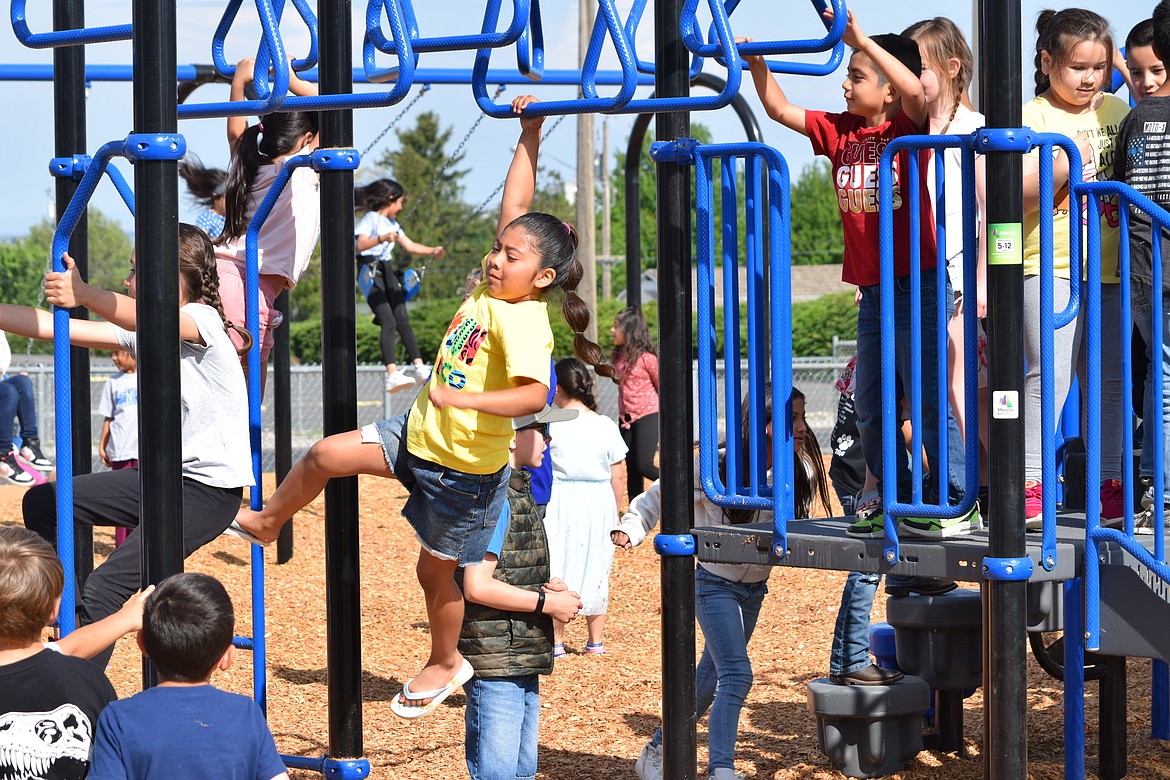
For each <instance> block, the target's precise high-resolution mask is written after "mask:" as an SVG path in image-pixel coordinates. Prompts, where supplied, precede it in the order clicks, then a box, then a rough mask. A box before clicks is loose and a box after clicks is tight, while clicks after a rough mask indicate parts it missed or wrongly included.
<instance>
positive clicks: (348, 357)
mask: <svg viewBox="0 0 1170 780" xmlns="http://www.w3.org/2000/svg"><path fill="white" fill-rule="evenodd" d="M351 10H352V9H351V6H350V3H349V0H333V2H329V3H321V4H320V12H321V13H320V17H321V24H320V41H321V65H320V85H321V94H323V95H339V94H349V93H351V92H353V72H352V70H351V69H350V59H351V45H352V44H351V41H350V16H351ZM321 146H323V147H338V146H340V147H350V146H353V112H352V111H327V112H323V113H322V114H321ZM321 278H322V280H323V283H322V285H321V314H322V323H323V331H324V334H323V338H324V341H323V350H322V360H321V362H322V369H323V373H324V386H323V388H322V389H323V394H324V400H325V408H324V428H325V435H326V436H329V435H331V434H334V433H341V432H343V431H352V430H354V429H355V428H357V349H356V346H355V343H356V338H357V335H356V334H357V330H356V327H357V326H356V323H355V321H354V307H353V290H354V264H353V171H333V172H329V173H325V174H323V175H322V176H321ZM358 563H359V560H358V482H357V478H356V477H350V478H348V479H334V480H330V482H329V484H328V485H326V486H325V598H326V614H327V616H328V622H329V626H328V634H327V649H328V658H329V753H330V755H332V756H335V757H340V758H357V757H360V756H361V755H362V678H361V669H362V658H361V587H360V585H361V583H360V581H359V577H358V572H359V567H358Z"/></svg>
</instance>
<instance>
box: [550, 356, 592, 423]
mask: <svg viewBox="0 0 1170 780" xmlns="http://www.w3.org/2000/svg"><path fill="white" fill-rule="evenodd" d="M557 387H558V388H560V390H561V392H563V393H564V394H565V395H567V396H569V397H570V398H572V399H573V400H575V401H580V402H581V403H583V404H585V405H586V406H587V407H589V408H590V409H592V410H593V411H595V412H596V411H597V399H596V398H594V397H593V374H591V373H589V367H588V366H587V365H585V364H584V363H583V362H582V361H580V360H578V359H577V358H562V359H560V360H558V361H557Z"/></svg>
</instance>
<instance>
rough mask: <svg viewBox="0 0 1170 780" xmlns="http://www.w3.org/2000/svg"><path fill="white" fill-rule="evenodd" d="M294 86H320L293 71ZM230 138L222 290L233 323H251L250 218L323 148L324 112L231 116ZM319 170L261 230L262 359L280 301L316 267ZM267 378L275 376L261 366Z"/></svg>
mask: <svg viewBox="0 0 1170 780" xmlns="http://www.w3.org/2000/svg"><path fill="white" fill-rule="evenodd" d="M255 66H256V63H255V61H254V60H250V59H247V60H241V61H240V63H239V64H238V65H236V73H235V76H234V77H233V78H232V92H231V99H232V100H243V98H244V88H245V86H247V85H248V84H249V83H251V81H252V74H253V71H254V70H255ZM288 88H289V91H291V92H292V93H293V94H294V95H300V96H305V95H316V94H317V85H316V84H312V83H310V82H307V81H305V80H303V79H302V78H301V77H300V76H298V75H297V74H296V73H295V72H293V71H292V70H291V69H290V70H289V78H288ZM227 134H228V143H229V144H230V145H231V149H232V161H231V167H230V169H229V171H228V179H227V189H226V191H225V192H224V228H223V233H221V234H220V236H219V238H218V239H216V241H215V255H216V258H217V260H218V263H219V283H220V294H221V296H222V298H223V308H224V311H225V312H226V313H227V317H228V319H229V320H230V321H231V322H234V323H237V324H240V325H243V324H245V323H246V322H247V320H246V318H245V306H244V280H245V278H246V269H247V259H248V258H247V242H246V240H245V236H246V234H247V232H248V224H249V223H250V222H251V221H252V216H253V215H254V214H255V213H256V209H258V208H259V207H260V203H261V202H262V201H263V200H264V197H265V196H266V195H267V194H268V190H269V188H270V187H271V186H272V185H273V183H274V182H275V181H276V177H277V175H278V174H279V173H280V171H281V169H282V168H283V167H284V164H285V163H286V162H287V161H288V158H290V157H292V156H294V155H297V154H300V153H302V152H304V153H308V152H311V151H313V150H314V149H316V148H317V114H316V112H311V111H278V112H276V113H273V114H268V115H267V116H263V117H261V118H260V122H259V123H257V124H255V125H251V126H249V125H248V121H247V120H246V119H244V117H240V116H233V117H228V120H227ZM318 185H319V177H318V175H317V172H316V171H314V170H313V169H312V168H309V167H303V168H297V169H296V170H295V171H293V173H292V175H291V176H290V177H289V180H288V183H287V184H285V186H284V189H283V190H282V191H281V193H280V197H279V198H278V199H277V201H276V204H275V205H274V206H273V207H272V211H271V213H269V215H268V219H267V220H265V222H264V227H262V228H261V229H260V235H259V244H260V250H259V253H258V262H259V268H260V312H259V322H260V363H261V365H262V366H263V365H267V364H268V353H269V352H270V351H271V350H272V345H273V343H274V340H273V336H272V332H271V331H272V329H273V328H275V327H277V326H278V325H280V322H281V319H282V318H281V317H280V315H279V312H277V311H276V310H275V309H274V308H273V307H274V306H275V302H276V296H278V295H280V292H281V291H282V290H284V289H285V288H288V289H292V288H293V287H296V285H297V281H298V280H299V279H300V278H301V274H303V273H304V272H305V269H306V268H308V267H309V260H310V258H311V257H312V255H313V247H315V246H316V245H317V234H318V225H319V223H320V220H321V201H320V199H319V197H318V193H317V190H318ZM260 376H261V377H265V376H267V374H266V372H264V371H261V374H260Z"/></svg>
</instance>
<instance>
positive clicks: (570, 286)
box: [508, 211, 614, 379]
mask: <svg viewBox="0 0 1170 780" xmlns="http://www.w3.org/2000/svg"><path fill="white" fill-rule="evenodd" d="M508 227H509V228H513V227H514V228H516V229H517V230H521V231H523V232H524V234H525V235H526V236H527V237H528V241H529V243H530V244H531V246H532V248H533V249H534V250H535V251H536V254H537V255H538V256H539V257H540V267H541V268H551V269H553V271H554V272H555V273H556V276H555V278H554V279H553V282H552V284H551V285H550V287H549V289H555V288H558V287H559V288H560V289H561V290H562V291H563V295H564V297H563V298H562V299H561V314H562V315H563V316H564V318H565V322H566V323H568V325H569V327H570V328H572V329H573V351H574V352H575V353H576V354H577V357H579V358H581V359H582V360H583V361H585V362H586V363H588V364H589V365H591V366H593V370H594V371H596V372H597V373H598V374H599V375H601V376H604V377H609V378H610V379H612V378H613V377H614V368H613V366H612V365H610V364H609V363H606V362H605V354H604V353H603V352H602V351H601V347H599V346H598V345H597V344H596V343H594V342H592V341H590V340H589V338H588V337H587V336H586V335H585V329H586V328H587V327H589V316H590V312H589V307H588V306H587V305H586V304H585V301H583V300H582V299H581V297H580V296H579V295H577V285H578V284H580V283H581V277H582V276H584V274H585V269H584V268H582V266H581V261H579V260H578V259H577V231H576V230H573V227H572V226H571V225H569V224H568V223H566V222H562V221H561V220H559V219H557V218H556V217H554V216H553V215H551V214H542V213H539V212H531V211H530V212H528V213H527V214H522V215H521V216H519V217H516V219H514V220H512V222H511V223H510V224H509V225H508Z"/></svg>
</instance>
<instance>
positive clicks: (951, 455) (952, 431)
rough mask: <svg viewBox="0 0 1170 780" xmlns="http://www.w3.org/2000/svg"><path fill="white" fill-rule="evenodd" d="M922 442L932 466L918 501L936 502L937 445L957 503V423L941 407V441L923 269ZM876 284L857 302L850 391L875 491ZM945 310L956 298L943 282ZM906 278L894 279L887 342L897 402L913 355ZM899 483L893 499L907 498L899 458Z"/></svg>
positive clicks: (931, 298)
mask: <svg viewBox="0 0 1170 780" xmlns="http://www.w3.org/2000/svg"><path fill="white" fill-rule="evenodd" d="M922 277H923V278H922V339H921V342H920V344H921V354H922V357H923V360H922V371H921V386H922V427H923V431H922V441H923V444H924V445H925V448H926V459H927V461H929V463H930V466H931V471H930V474H929V476H927V477H926V479H925V480H924V484H923V491H922V495H923V500H924V501H926V502H936V501H938V499H939V484H938V481H939V474H938V473H937V472H938V468H937V467H936V466H937V464H938V463H939V448H940V446H946V448H947V475H946V476H947V484H948V494H947V496H948V502H949V503H951V504H955V503H957V502H958V501H959V500H960V499H961V498H962V497H963V462H964V457H963V455H964V453H963V442H962V439H961V438H960V437H959V427H958V425H957V424H956V423H955V417H954V415H952V414H951V411H950V406H949V404H948V406H947V409H946V414H947V428H946V439H945V440H944V441H940V434H939V428H938V414H939V411H940V410H939V408H938V403H937V396H938V394H937V392H936V388H937V387H938V383H939V366H938V361H937V360H936V359H935V356H936V354H937V351H938V336H937V330H938V327H937V326H938V314H939V312H938V307H937V304H936V301H935V280H934V273H933V272H923V274H922ZM879 290H880V286H879V285H876V284H875V285H872V286H869V287H862V288H861V304H860V306H859V307H858V310H857V374H856V377H857V387H856V390H855V392H854V394H853V400H854V405H855V406H856V409H857V430H858V432H859V433H860V435H861V451H862V454H863V455H864V457H865V464H866V465H867V466H869V470H870V471H872V472H873V475H874V476H875V477H877V482H878V492H879V493H881V492H882V487H883V484H884V482H883V474H882V373H881V372H882V367H881V360H882V354H883V353H882V335H881V301H880V299H879ZM944 299H945V300H946V314H945V316H946V317H947V319H948V320H949V319H950V317H951V315H952V314H953V313H954V310H955V309H954V307H955V301H954V296H953V295H952V294H951V289H950V283H949V282H948V283H947V290H946V295H945V296H944ZM910 300H911V296H910V277H909V276H903V277H899V278H897V279H895V280H894V325H895V339H896V343H895V345H893V346H892V347H891V349H892V352H893V357H894V368H895V377H896V379H897V387H896V388H895V392H894V395H895V399H896V402H897V403H898V404H899V405H900V404H901V403H902V396H903V394H904V393H903V388H906V389H907V390H909V388H910V387H911V385H910V381H911V379H912V377H913V375H914V372H913V369H912V363H913V357H914V356H913V354H912V352H911V349H910ZM944 378H945V377H944ZM895 479H896V482H897V485H898V499H899V500H900V501H908V500H909V499H910V470H909V467H908V466H906V465H905V463H904V462H902V461H900V462H899V466H898V473H897V475H895Z"/></svg>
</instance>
